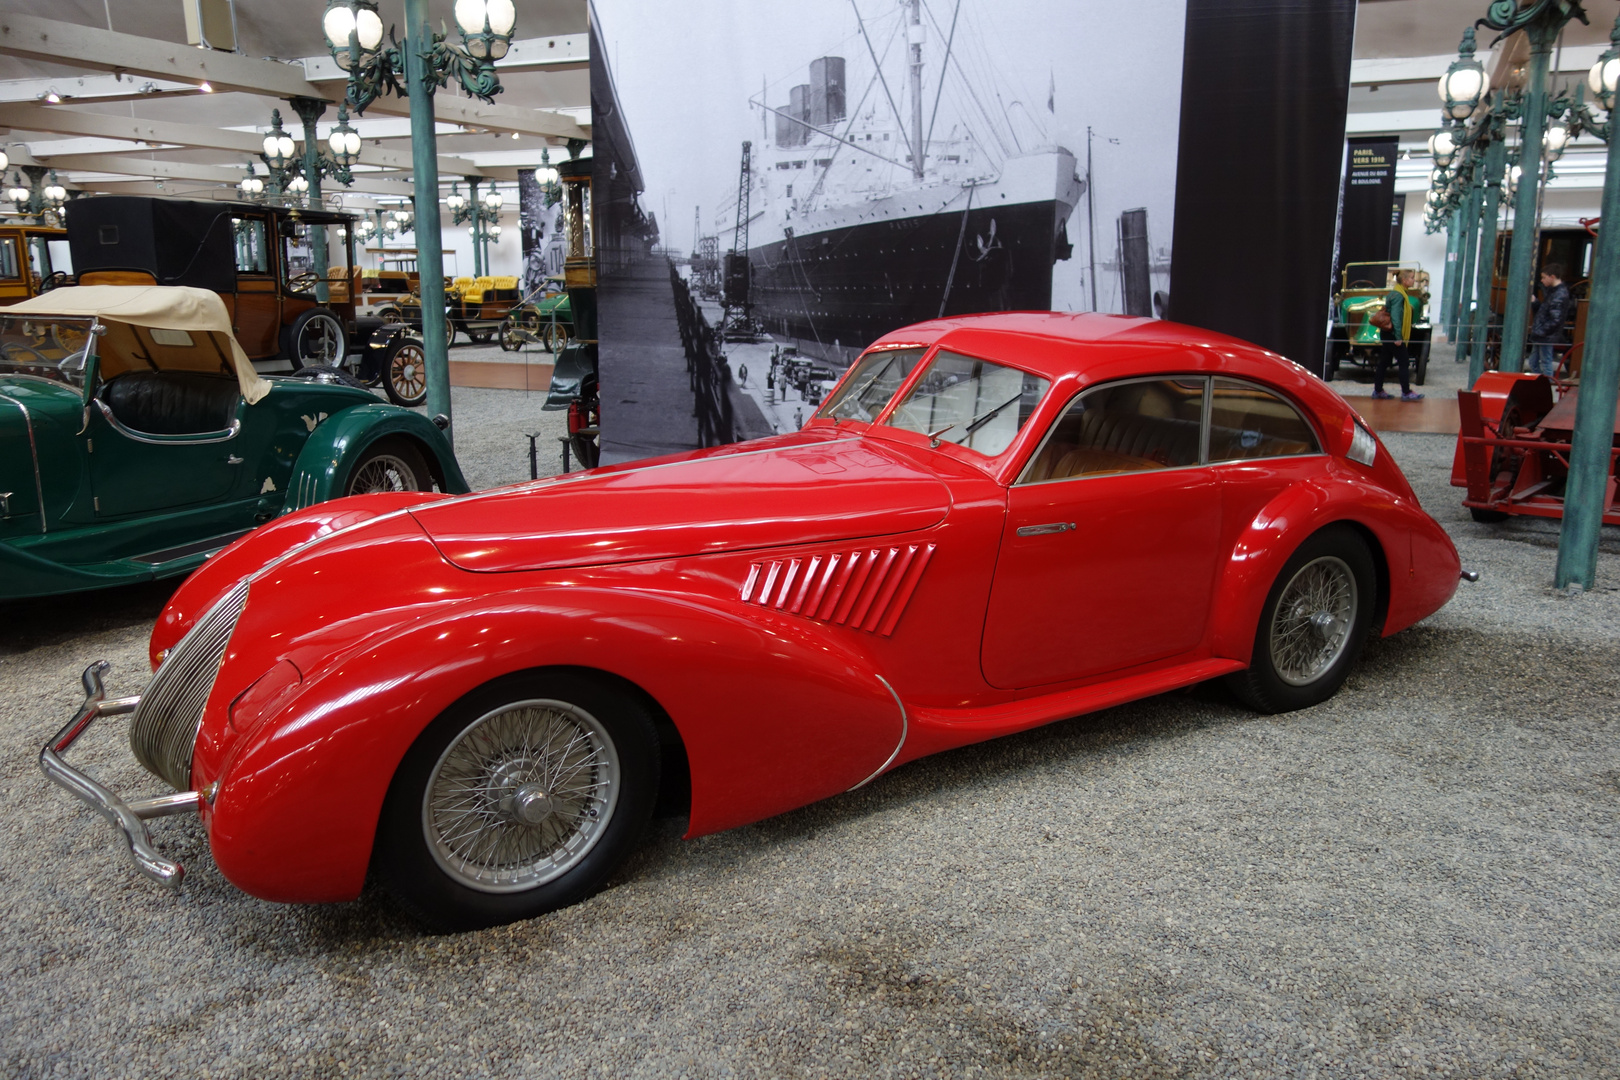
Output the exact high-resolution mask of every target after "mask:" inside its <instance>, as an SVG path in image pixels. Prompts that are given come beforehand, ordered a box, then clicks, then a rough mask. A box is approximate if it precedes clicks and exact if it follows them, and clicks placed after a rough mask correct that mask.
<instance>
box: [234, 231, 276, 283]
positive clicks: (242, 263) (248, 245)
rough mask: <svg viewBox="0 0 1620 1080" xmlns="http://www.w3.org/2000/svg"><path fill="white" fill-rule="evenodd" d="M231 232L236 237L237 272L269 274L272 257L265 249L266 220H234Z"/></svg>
mask: <svg viewBox="0 0 1620 1080" xmlns="http://www.w3.org/2000/svg"><path fill="white" fill-rule="evenodd" d="M231 230H232V232H233V233H234V234H235V236H236V272H237V273H239V274H268V273H269V272H270V256H269V252H268V251H267V250H266V249H265V239H264V219H263V218H232V219H231Z"/></svg>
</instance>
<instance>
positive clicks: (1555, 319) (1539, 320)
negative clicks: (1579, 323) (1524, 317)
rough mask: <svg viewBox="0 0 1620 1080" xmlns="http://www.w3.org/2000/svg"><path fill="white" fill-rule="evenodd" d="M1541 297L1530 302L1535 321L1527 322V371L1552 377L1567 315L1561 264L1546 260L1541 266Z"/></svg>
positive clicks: (1565, 290)
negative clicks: (1528, 353) (1537, 300)
mask: <svg viewBox="0 0 1620 1080" xmlns="http://www.w3.org/2000/svg"><path fill="white" fill-rule="evenodd" d="M1541 288H1542V300H1541V303H1539V304H1534V305H1532V308H1533V310H1534V311H1535V316H1536V318H1535V321H1534V322H1532V323H1531V324H1530V365H1529V368H1530V374H1532V375H1545V376H1547V378H1549V379H1550V378H1552V374H1553V372H1555V371H1557V370H1558V352H1557V348H1556V347H1557V346H1559V345H1562V344H1564V323H1565V322H1566V321H1568V319H1569V304H1570V298H1569V286H1568V285H1565V284H1564V268H1563V266H1561V265H1560V264H1558V263H1554V262H1550V263H1548V264H1547V265H1545V266H1543V267H1542V268H1541Z"/></svg>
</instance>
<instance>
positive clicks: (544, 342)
mask: <svg viewBox="0 0 1620 1080" xmlns="http://www.w3.org/2000/svg"><path fill="white" fill-rule="evenodd" d="M568 338H569V326H568V324H567V323H546V324H545V326H543V327H541V329H540V347H541V348H542V349H544V350H545V351H546V352H548V353H552V354H553V355H555V354H556V353H560V352H562V351H563V349H565V348H566V347H567V346H568Z"/></svg>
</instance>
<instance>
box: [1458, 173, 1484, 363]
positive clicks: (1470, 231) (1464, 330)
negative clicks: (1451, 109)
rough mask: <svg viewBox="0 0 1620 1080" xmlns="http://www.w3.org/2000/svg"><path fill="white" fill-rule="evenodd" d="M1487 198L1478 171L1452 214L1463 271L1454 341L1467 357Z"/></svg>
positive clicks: (1472, 324) (1460, 358) (1459, 260)
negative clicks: (1482, 212)
mask: <svg viewBox="0 0 1620 1080" xmlns="http://www.w3.org/2000/svg"><path fill="white" fill-rule="evenodd" d="M1482 199H1483V195H1482V194H1481V191H1480V181H1479V176H1478V172H1477V170H1476V173H1475V176H1474V180H1473V181H1472V182H1471V183H1470V184H1469V185H1468V197H1467V198H1465V199H1464V200H1463V202H1462V205H1461V206H1459V207H1458V208H1457V213H1456V214H1455V215H1454V216H1453V217H1452V219H1451V220H1452V226H1453V227H1454V228H1456V229H1457V230H1458V232H1459V233H1460V234H1461V241H1460V247H1461V250H1460V251H1459V252H1458V263H1459V265H1460V266H1461V268H1462V269H1461V272H1460V273H1458V275H1457V295H1456V296H1454V297H1453V298H1452V302H1453V303H1454V304H1455V305H1456V314H1455V315H1454V316H1453V317H1452V325H1453V326H1455V327H1456V330H1455V332H1454V333H1453V334H1452V340H1454V341H1456V342H1457V358H1458V359H1459V360H1464V359H1466V358H1467V356H1468V348H1469V344H1468V342H1469V331H1470V330H1472V329H1473V326H1474V319H1473V314H1472V313H1471V312H1470V311H1469V308H1470V307H1472V306H1473V305H1472V303H1471V301H1472V300H1473V298H1474V257H1475V255H1476V254H1477V253H1478V251H1479V206H1480V202H1481V200H1482Z"/></svg>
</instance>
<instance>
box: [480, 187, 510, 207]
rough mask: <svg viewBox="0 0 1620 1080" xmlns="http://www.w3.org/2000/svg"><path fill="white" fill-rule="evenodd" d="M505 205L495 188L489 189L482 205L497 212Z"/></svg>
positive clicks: (503, 199)
mask: <svg viewBox="0 0 1620 1080" xmlns="http://www.w3.org/2000/svg"><path fill="white" fill-rule="evenodd" d="M505 204H506V199H505V197H504V196H502V195H501V193H500V191H498V190H497V189H495V188H490V189H489V193H488V194H487V195H485V196H484V205H485V206H486V207H488V208H489V209H491V210H499V209H500V208H501V207H502V206H504V205H505Z"/></svg>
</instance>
